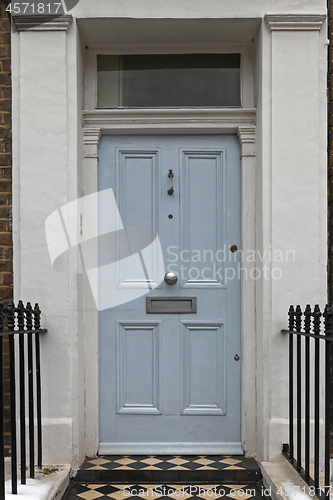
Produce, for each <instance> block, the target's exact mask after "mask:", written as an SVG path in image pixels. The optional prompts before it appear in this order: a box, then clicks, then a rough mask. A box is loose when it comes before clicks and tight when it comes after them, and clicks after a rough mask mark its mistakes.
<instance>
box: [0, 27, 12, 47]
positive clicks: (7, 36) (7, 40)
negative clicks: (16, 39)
mask: <svg viewBox="0 0 333 500" xmlns="http://www.w3.org/2000/svg"><path fill="white" fill-rule="evenodd" d="M8 24H9V23H8ZM4 31H5V30H4ZM10 42H11V36H10V32H9V33H2V34H1V43H2V44H5V45H10Z"/></svg>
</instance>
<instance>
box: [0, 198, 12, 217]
mask: <svg viewBox="0 0 333 500" xmlns="http://www.w3.org/2000/svg"><path fill="white" fill-rule="evenodd" d="M11 203H12V198H11V194H9V193H1V191H0V205H2V206H7V207H8V209H9V207H10V205H11ZM5 218H6V216H5V217H0V219H5Z"/></svg>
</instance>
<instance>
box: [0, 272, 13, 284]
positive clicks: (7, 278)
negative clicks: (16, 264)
mask: <svg viewBox="0 0 333 500" xmlns="http://www.w3.org/2000/svg"><path fill="white" fill-rule="evenodd" d="M2 284H3V285H8V286H11V285H12V284H13V275H12V273H10V274H4V275H3V276H2Z"/></svg>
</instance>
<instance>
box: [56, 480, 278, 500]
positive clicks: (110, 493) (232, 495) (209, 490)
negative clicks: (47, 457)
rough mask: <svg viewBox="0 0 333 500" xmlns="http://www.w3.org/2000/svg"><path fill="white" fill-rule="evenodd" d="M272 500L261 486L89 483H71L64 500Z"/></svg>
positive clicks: (259, 484) (258, 484) (246, 484)
mask: <svg viewBox="0 0 333 500" xmlns="http://www.w3.org/2000/svg"><path fill="white" fill-rule="evenodd" d="M97 498H98V499H100V500H103V499H110V498H112V499H113V500H125V499H126V498H130V499H132V500H135V499H140V500H145V499H147V500H149V499H150V500H155V499H156V500H157V499H160V500H164V499H165V500H169V499H172V500H177V499H180V500H188V499H191V500H199V499H200V500H206V499H207V500H209V499H211V500H215V499H216V500H217V499H221V500H222V499H223V498H225V500H233V499H234V500H242V499H243V500H255V499H256V500H259V499H260V500H263V499H264V500H271V498H270V497H269V496H267V490H265V489H264V488H263V486H262V484H261V483H240V484H238V483H237V484H230V483H227V484H225V483H222V484H221V483H218V484H216V483H215V484H214V483H213V484H200V485H194V484H192V485H188V484H187V485H186V484H184V485H182V484H89V483H72V484H70V486H69V487H68V489H67V491H66V493H65V495H64V496H63V498H62V500H82V499H84V500H95V499H97Z"/></svg>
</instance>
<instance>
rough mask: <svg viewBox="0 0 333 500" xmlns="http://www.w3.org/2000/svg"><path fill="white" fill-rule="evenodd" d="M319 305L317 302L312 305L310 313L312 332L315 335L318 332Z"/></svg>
mask: <svg viewBox="0 0 333 500" xmlns="http://www.w3.org/2000/svg"><path fill="white" fill-rule="evenodd" d="M321 315H322V314H321V312H320V307H319V305H318V304H316V305H315V306H314V310H313V313H312V316H313V333H315V334H316V335H319V334H320V317H321Z"/></svg>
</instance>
